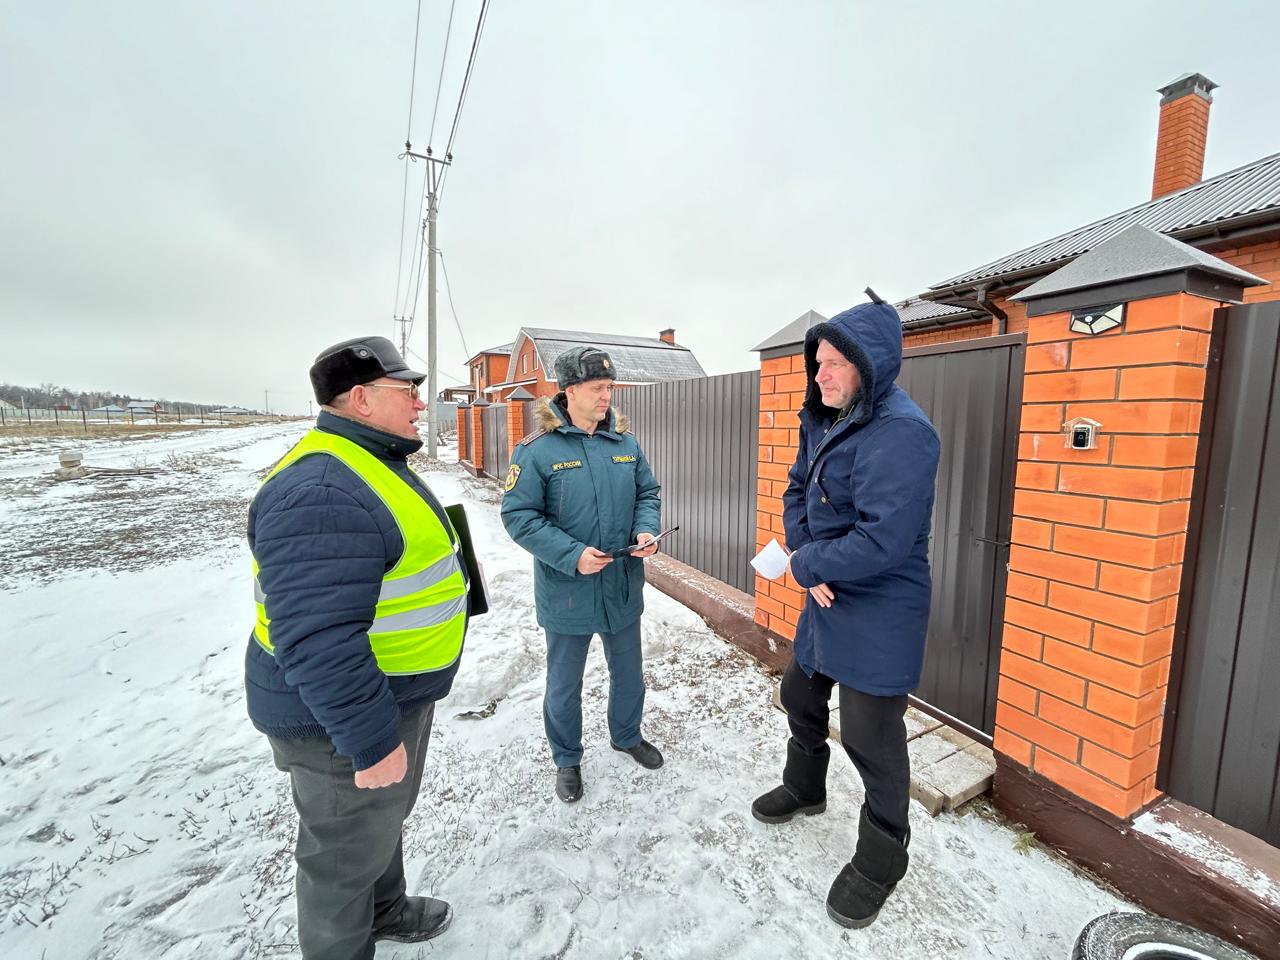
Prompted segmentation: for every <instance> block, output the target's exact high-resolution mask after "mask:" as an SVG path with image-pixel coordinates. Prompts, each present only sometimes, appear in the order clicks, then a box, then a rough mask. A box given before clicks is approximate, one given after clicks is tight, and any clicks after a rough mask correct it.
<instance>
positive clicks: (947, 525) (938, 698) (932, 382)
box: [898, 334, 1026, 736]
mask: <svg viewBox="0 0 1280 960" xmlns="http://www.w3.org/2000/svg"><path fill="white" fill-rule="evenodd" d="M1025 345H1026V341H1025V338H1024V337H1023V336H1022V335H1020V334H1014V335H1010V336H1004V337H986V338H983V339H980V340H972V341H962V342H960V343H955V344H946V345H942V346H937V347H918V348H914V349H911V350H907V351H906V352H905V353H904V355H903V364H902V374H901V375H900V376H899V378H898V383H899V384H900V385H901V386H902V388H903V389H904V390H906V391H907V393H909V394H910V395H911V397H912V399H913V400H915V401H916V403H918V404H919V405H920V407H921V408H922V409H923V410H924V412H925V413H926V414H928V416H929V419H930V420H932V421H933V424H934V426H935V427H936V428H937V430H938V435H939V437H940V438H941V441H942V454H941V460H940V462H939V464H938V483H937V490H936V497H935V501H934V508H933V534H932V537H931V539H930V542H929V562H930V566H931V568H932V573H933V597H932V608H931V614H930V617H929V640H928V645H927V646H926V649H925V663H924V674H923V677H922V679H921V683H920V688H919V690H918V691H917V693H916V696H917V697H918V698H919V699H920V700H922V701H924V702H925V703H927V704H928V705H929V706H932V707H934V708H935V709H936V710H939V711H941V712H943V713H945V714H947V715H948V716H950V717H953V718H955V719H957V720H960V721H961V722H963V723H964V724H967V725H968V726H970V727H972V728H973V729H974V730H977V731H981V732H983V733H985V734H987V735H988V736H989V735H991V734H992V733H994V731H995V709H996V687H997V685H998V683H999V678H1000V642H1001V633H1002V632H1003V622H1004V595H1005V587H1006V582H1007V580H1008V560H1009V536H1010V530H1011V527H1012V523H1013V482H1014V470H1015V468H1016V465H1017V447H1018V424H1019V419H1020V416H1021V406H1022V370H1023V361H1024V357H1025V352H1026V349H1025Z"/></svg>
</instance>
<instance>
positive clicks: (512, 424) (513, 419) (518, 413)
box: [507, 400, 531, 455]
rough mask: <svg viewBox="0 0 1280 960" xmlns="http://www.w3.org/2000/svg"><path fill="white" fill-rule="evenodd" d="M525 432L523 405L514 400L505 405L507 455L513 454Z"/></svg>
mask: <svg viewBox="0 0 1280 960" xmlns="http://www.w3.org/2000/svg"><path fill="white" fill-rule="evenodd" d="M526 432H531V431H526V429H525V424H524V403H522V402H521V401H519V400H516V401H515V402H513V403H508V404H507V454H508V455H510V454H511V453H513V452H514V451H515V449H516V447H518V446H519V445H520V441H521V440H523V439H524V436H525V433H526Z"/></svg>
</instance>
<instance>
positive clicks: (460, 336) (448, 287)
mask: <svg viewBox="0 0 1280 960" xmlns="http://www.w3.org/2000/svg"><path fill="white" fill-rule="evenodd" d="M437 252H438V253H439V254H440V271H441V272H442V273H443V274H444V290H445V293H447V294H448V295H449V311H450V312H451V313H452V314H453V325H454V326H455V327H457V328H458V339H460V340H461V341H462V349H463V350H464V351H466V354H467V356H468V357H470V356H471V355H472V354H471V349H470V348H469V347H468V346H467V337H466V334H464V333H463V332H462V323H461V322H460V321H459V320H458V309H457V307H455V306H454V305H453V284H451V283H450V282H449V270H448V268H447V267H446V266H445V265H444V251H443V250H439V251H437Z"/></svg>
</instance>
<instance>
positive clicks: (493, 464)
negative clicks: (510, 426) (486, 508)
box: [480, 403, 511, 480]
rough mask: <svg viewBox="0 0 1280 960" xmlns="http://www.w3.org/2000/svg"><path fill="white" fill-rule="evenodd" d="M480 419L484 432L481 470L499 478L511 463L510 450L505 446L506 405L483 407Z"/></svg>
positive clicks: (496, 404)
mask: <svg viewBox="0 0 1280 960" xmlns="http://www.w3.org/2000/svg"><path fill="white" fill-rule="evenodd" d="M480 419H481V421H482V423H481V432H482V433H483V434H484V467H483V472H484V473H486V474H488V475H489V476H491V477H497V478H498V479H499V480H501V479H502V478H503V477H505V476H506V475H507V467H509V466H510V465H511V450H510V449H509V448H508V446H507V405H506V404H505V403H495V404H491V405H490V406H488V407H485V408H484V409H483V410H482V411H481V413H480Z"/></svg>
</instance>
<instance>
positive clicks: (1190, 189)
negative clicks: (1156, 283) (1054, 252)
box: [928, 151, 1280, 291]
mask: <svg viewBox="0 0 1280 960" xmlns="http://www.w3.org/2000/svg"><path fill="white" fill-rule="evenodd" d="M1278 160H1280V151H1278V152H1276V153H1271V154H1268V155H1266V156H1264V157H1259V158H1258V159H1256V160H1251V161H1250V162H1248V163H1245V164H1242V165H1241V166H1238V167H1234V168H1233V169H1231V170H1225V171H1223V172H1222V173H1218V174H1214V175H1213V176H1212V177H1209V178H1207V179H1204V180H1200V181H1198V182H1196V183H1193V184H1191V185H1190V186H1186V187H1183V188H1182V189H1181V190H1175V191H1173V192H1172V193H1166V194H1164V195H1163V196H1159V197H1155V198H1153V199H1150V200H1144V201H1143V202H1141V203H1136V204H1134V205H1133V206H1131V207H1126V208H1124V209H1123V210H1118V211H1116V212H1115V213H1110V214H1107V215H1106V216H1104V217H1099V218H1098V219H1096V220H1092V221H1090V222H1088V223H1085V224H1081V225H1079V226H1077V227H1073V228H1071V229H1069V230H1063V231H1061V232H1059V233H1056V234H1053V235H1052V236H1049V237H1046V238H1045V239H1043V240H1039V241H1037V242H1036V243H1029V244H1027V245H1026V246H1024V247H1020V248H1019V249H1017V250H1013V251H1010V252H1009V253H1006V254H1003V255H1001V256H999V257H995V258H994V259H992V260H988V261H987V262H986V263H984V264H981V265H980V266H977V267H973V268H971V269H968V270H963V271H961V272H960V273H957V274H953V275H952V276H951V277H949V278H948V279H946V280H942V281H939V282H938V283H934V284H930V285H929V287H928V291H934V290H943V289H946V288H947V287H951V286H956V285H964V284H967V283H976V282H978V280H977V279H974V280H969V279H967V278H970V277H974V276H975V275H978V277H979V278H980V279H988V277H987V276H986V275H985V274H984V271H985V270H986V268H987V267H990V266H992V265H993V264H997V263H1000V262H1001V261H1002V260H1013V259H1016V258H1017V257H1019V256H1021V255H1022V254H1025V253H1028V252H1030V251H1032V250H1035V249H1036V248H1037V247H1044V246H1048V245H1049V244H1052V243H1055V242H1060V241H1062V240H1064V239H1067V238H1069V237H1073V236H1077V235H1079V234H1084V233H1087V232H1088V231H1090V230H1092V229H1094V228H1095V227H1099V226H1102V225H1103V224H1106V223H1110V222H1112V221H1116V220H1121V219H1123V218H1124V217H1126V216H1128V215H1130V214H1133V213H1136V212H1137V211H1139V210H1148V209H1153V208H1155V207H1158V206H1163V205H1166V204H1169V203H1173V202H1175V201H1176V200H1178V199H1180V198H1181V197H1185V196H1187V195H1189V194H1192V193H1195V192H1197V191H1200V190H1205V189H1209V188H1211V187H1214V186H1219V185H1221V184H1222V183H1223V182H1224V181H1227V180H1229V179H1231V178H1232V177H1234V176H1239V175H1243V174H1245V173H1247V172H1249V171H1251V170H1252V169H1254V168H1257V167H1261V166H1265V165H1267V164H1269V163H1275V162H1276V161H1278ZM1054 262H1056V261H1052V260H1050V261H1045V263H1054ZM1000 275H1001V274H992V275H991V277H990V278H991V279H994V278H995V277H998V276H1000Z"/></svg>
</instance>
